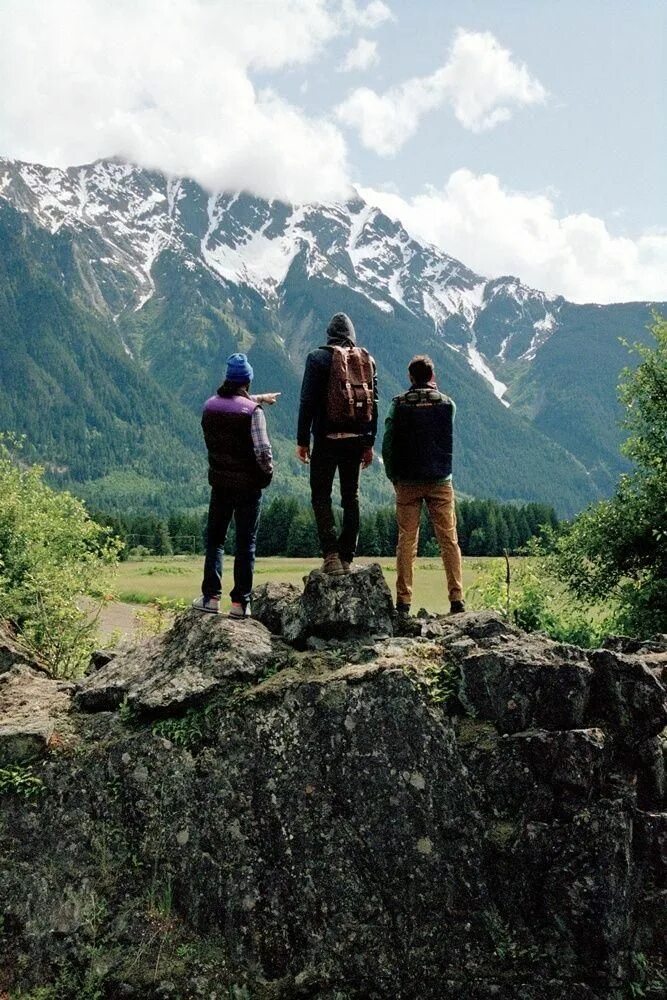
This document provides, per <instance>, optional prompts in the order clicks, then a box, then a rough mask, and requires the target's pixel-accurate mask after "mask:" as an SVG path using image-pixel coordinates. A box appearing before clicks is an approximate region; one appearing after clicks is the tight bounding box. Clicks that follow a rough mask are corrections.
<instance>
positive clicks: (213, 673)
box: [74, 610, 278, 715]
mask: <svg viewBox="0 0 667 1000" xmlns="http://www.w3.org/2000/svg"><path fill="white" fill-rule="evenodd" d="M275 645H276V644H275V643H274V642H272V640H271V637H270V636H269V635H268V634H267V632H266V629H265V628H263V627H262V626H261V625H259V624H258V623H257V622H256V621H252V620H250V621H247V622H246V621H241V622H239V621H235V620H233V619H231V618H226V617H222V616H220V615H204V614H201V613H200V612H198V611H194V610H191V611H187V612H185V613H184V614H183V615H181V616H180V617H179V618H177V620H176V621H175V622H174V624H173V625H172V626H171V628H170V629H169V630H168V631H167V632H165V633H164V634H163V635H158V636H156V637H155V638H152V639H149V640H148V641H147V642H145V643H143V644H142V645H139V646H137V647H134V648H132V649H129V650H127V651H126V652H124V653H122V654H120V655H119V656H116V657H113V658H112V659H110V660H108V661H107V662H106V663H102V664H101V665H100V666H99V667H98V668H97V669H95V670H94V671H93V672H92V673H91V674H90V676H89V677H88V678H87V679H86V680H85V681H84V682H83V683H82V684H81V685H80V686H79V689H78V691H77V692H76V695H75V697H74V701H75V705H76V707H77V708H78V709H80V710H81V711H84V712H99V711H102V710H104V709H111V710H113V709H116V708H118V706H119V705H121V704H123V703H124V704H125V705H127V707H128V708H129V709H130V710H131V711H136V712H137V713H139V714H144V715H159V714H168V713H169V712H174V711H176V712H178V711H179V710H182V709H184V708H188V707H189V706H191V705H194V704H196V703H197V702H200V701H202V700H203V699H204V698H210V697H212V696H213V695H215V694H216V693H218V692H219V691H221V690H223V689H225V688H227V687H229V686H230V684H234V683H239V682H242V681H246V682H247V681H252V680H257V679H258V678H260V677H261V676H262V673H263V671H264V670H266V669H267V667H268V666H269V665H270V664H274V663H275V662H276V659H277V658H278V653H277V651H276V649H275Z"/></svg>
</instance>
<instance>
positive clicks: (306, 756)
mask: <svg viewBox="0 0 667 1000" xmlns="http://www.w3.org/2000/svg"><path fill="white" fill-rule="evenodd" d="M363 573H364V571H360V572H359V573H357V574H353V576H354V575H357V576H362V574H363ZM374 573H375V571H374ZM366 579H367V580H368V576H367V577H366ZM316 585H317V588H319V591H321V596H318V597H317V601H320V602H324V601H328V606H329V607H330V608H331V607H334V606H335V605H336V601H337V600H338V597H337V596H336V597H332V596H331V594H330V595H329V596H328V597H327V595H326V593H325V592H326V591H330V592H332V593H334V594H336V595H337V594H338V593H339V591H338V587H339V582H338V581H336V580H330V579H329V580H324V581H316ZM376 589H378V588H376ZM380 589H381V588H380ZM319 591H318V592H319ZM262 600H263V601H264V604H265V606H264V607H263V608H262V610H261V613H262V616H263V617H264V619H265V620H266V621H267V622H269V621H271V622H272V623H273V627H274V628H275V627H277V623H280V622H282V620H283V618H282V616H283V609H284V605H285V604H290V603H291V602H292V600H293V595H290V593H288V592H285V591H281V592H280V593H279V594H278V595H277V600H276V608H274V609H273V610H272V609H271V588H265V589H264V591H263V595H262ZM383 600H384V599H383ZM281 601H284V604H283V605H280V602H281ZM316 604H317V602H314V604H313V606H315V605H316ZM379 604H380V608H382V606H384V605H383V603H382V602H379ZM260 607H261V602H260ZM272 614H274V615H275V617H274V618H273V619H271V615H272ZM376 620H377V619H376ZM310 621H311V622H312V619H310ZM349 626H350V621H349V616H347V612H346V613H345V616H344V621H343V632H342V634H343V638H338V639H336V641H335V642H334V643H333V644H331V643H327V644H326V645H324V646H323V648H321V649H317V650H314V651H313V650H301V651H295V650H294V649H293V648H292V649H290V648H288V647H287V646H286V645H283V643H282V641H281V640H280V639H276V638H275V637H272V636H271V635H270V633H269V632H268V631H267V629H266V628H265V627H264V626H263V625H262V624H260V623H258V622H249V621H244V622H230V621H229V620H228V619H224V618H221V617H220V618H216V617H215V616H205V615H198V614H197V613H196V612H191V613H188V614H185V615H183V616H180V617H179V618H178V619H177V620H176V622H175V624H174V627H173V628H172V629H171V630H170V632H169V633H166V634H165V635H164V636H163V637H160V638H158V639H153V640H150V641H149V642H148V643H145V644H144V645H142V646H140V647H137V648H136V649H135V650H134V651H133V652H132V653H131V654H130V653H124V654H122V655H120V656H119V657H117V658H116V659H114V660H112V661H111V662H109V663H108V664H106V665H104V666H102V667H101V668H100V669H99V670H98V671H96V672H95V673H94V674H92V675H91V676H90V677H89V678H87V679H86V680H85V681H84V683H83V685H82V687H81V689H80V691H79V692H78V693H77V698H76V703H77V704H78V705H79V706H80V707H81V708H85V712H76V711H75V712H73V713H70V715H69V718H70V719H71V720H72V724H73V726H74V728H75V730H76V736H77V740H78V742H77V745H76V752H68V751H67V750H66V748H65V749H63V748H58V747H57V746H55V747H50V748H49V752H48V755H47V756H46V757H45V758H43V759H41V760H40V761H38V762H36V763H35V765H34V771H33V775H34V778H35V779H37V780H38V781H39V783H40V790H41V794H39V795H34V796H32V797H31V798H30V799H29V800H26V799H24V798H22V797H21V794H20V791H19V790H18V789H12V788H8V789H4V790H3V789H2V787H0V794H2V796H3V798H2V822H1V823H0V899H2V900H3V921H2V923H1V924H0V954H1V955H2V956H3V960H2V962H0V993H1V992H2V991H3V990H4V991H6V992H8V993H9V994H10V995H12V994H15V995H21V993H22V992H23V993H24V994H25V993H26V992H27V993H28V995H30V994H29V991H30V990H36V989H37V988H39V987H46V986H49V987H50V988H52V990H53V991H54V992H53V996H57V997H58V998H59V1000H69V998H70V997H71V998H72V1000H74V998H77V1000H79V998H80V997H84V996H100V997H105V998H116V997H119V998H120V997H128V998H135V1000H158V998H160V1000H167V998H171V1000H181V998H182V1000H186V998H187V1000H189V998H194V997H199V998H202V1000H204V998H209V1000H210V998H211V997H213V996H232V997H234V996H236V997H238V998H241V997H252V998H253V1000H255V998H257V1000H277V998H282V1000H292V998H297V997H311V998H316V1000H413V998H415V997H419V998H420V1000H625V998H626V997H627V995H628V993H629V990H630V984H631V983H634V984H639V986H640V988H642V989H643V988H644V987H643V985H642V984H650V983H651V982H655V983H659V982H660V976H661V975H663V971H664V970H663V969H662V963H663V961H664V931H665V921H666V918H665V915H664V909H663V907H664V903H665V899H666V896H667V888H666V884H667V883H666V882H665V864H666V858H665V849H666V844H667V837H666V835H665V834H666V831H667V814H665V813H664V812H662V811H661V810H660V809H659V808H657V807H655V808H653V807H651V808H648V806H647V801H648V797H647V796H648V792H647V791H646V789H647V788H648V785H647V784H646V783H647V780H648V779H647V778H646V774H647V773H649V772H650V773H651V774H652V773H653V772H652V770H651V769H652V768H654V766H655V760H656V756H655V755H656V753H657V749H658V747H657V740H656V736H655V735H652V736H647V737H646V740H645V741H644V743H642V744H637V745H636V746H635V747H634V749H633V750H632V753H630V752H628V751H627V747H628V744H627V742H625V739H624V735H623V732H624V731H623V730H622V728H620V729H619V725H618V722H617V717H621V718H624V717H625V716H624V713H626V712H628V713H632V712H637V705H638V704H642V703H643V702H642V697H643V696H641V695H640V694H639V693H638V691H637V690H635V688H634V687H633V684H634V683H636V684H637V685H639V687H641V686H642V685H643V683H644V674H642V673H641V672H639V673H638V672H637V671H635V672H634V673H633V674H631V675H628V676H625V675H624V678H625V679H624V685H623V686H620V687H619V688H618V689H617V690H616V694H617V696H618V697H619V698H623V699H627V701H628V703H629V705H628V706H621V708H620V709H619V713H618V716H616V715H614V716H613V717H612V716H611V714H609V715H608V716H607V717H603V716H600V715H598V714H597V713H596V711H594V709H596V705H597V703H596V701H595V699H594V698H591V697H589V695H590V689H591V674H592V668H591V666H590V665H589V662H588V660H587V658H586V656H585V655H584V654H583V653H581V651H577V650H575V649H573V648H572V647H563V646H558V645H557V644H555V643H550V642H549V641H548V640H545V639H543V638H540V637H538V636H531V637H529V636H525V635H523V634H522V633H520V632H518V631H517V630H515V629H510V628H508V627H507V626H506V625H505V624H504V623H503V622H502V621H501V620H500V619H499V618H498V617H497V616H493V615H490V614H485V615H477V614H471V615H467V614H466V615H460V616H456V617H453V618H430V619H424V620H422V621H421V622H420V623H419V624H417V625H416V627H415V629H414V630H413V632H414V634H412V635H409V636H389V637H385V638H382V637H380V635H379V634H378V631H376V634H375V635H374V636H371V635H369V634H362V633H358V634H357V633H356V632H355V631H354V630H353V631H352V632H349V631H346V630H347V629H348V628H349ZM356 627H357V626H356V624H355V625H354V628H356ZM373 631H375V628H373ZM612 655H633V656H634V655H635V654H615V653H613V654H612ZM636 655H639V654H636ZM633 678H634V681H633ZM654 679H655V678H654ZM657 683H659V682H657ZM120 698H123V699H126V703H127V704H130V705H133V706H135V707H136V708H137V711H138V714H137V713H134V714H133V713H127V712H126V711H121V712H113V711H109V709H110V708H112V707H113V706H114V705H118V704H119V700H120ZM559 698H560V700H561V701H563V702H565V704H564V705H563V704H559ZM509 699H512V700H515V701H516V702H517V705H519V706H520V707H519V708H516V707H513V706H508V704H507V702H508V700H509ZM650 704H653V702H652V701H651V702H650ZM520 725H521V726H523V728H517V727H518V726H520ZM644 731H646V730H644ZM654 783H655V782H654ZM638 955H640V956H641V960H639V959H638V957H637V956H638ZM638 963H639V964H638ZM640 966H641V968H640ZM640 976H641V977H642V978H641V979H640V978H638V977H640ZM645 993H646V995H647V997H648V996H650V995H651V994H650V991H649V989H648V987H647V988H646V990H645ZM45 995H46V994H45Z"/></svg>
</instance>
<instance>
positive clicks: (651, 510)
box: [549, 316, 667, 636]
mask: <svg viewBox="0 0 667 1000" xmlns="http://www.w3.org/2000/svg"><path fill="white" fill-rule="evenodd" d="M652 333H653V335H654V338H655V346H651V347H647V346H646V345H644V344H635V345H634V350H635V351H636V352H637V353H638V354H639V356H640V358H641V363H640V364H639V366H638V367H637V368H636V369H635V370H634V371H625V372H624V373H623V381H622V383H621V387H620V392H621V399H622V401H623V403H624V404H625V408H626V416H625V426H626V428H627V429H628V431H629V432H630V437H629V438H628V440H627V442H626V443H625V445H624V448H623V451H624V452H625V454H626V455H627V456H628V458H630V459H632V460H633V461H634V463H635V471H634V472H633V473H632V474H631V475H629V476H623V477H622V479H621V481H620V483H619V485H618V488H617V490H616V493H615V494H614V496H613V497H612V498H611V499H610V500H605V501H603V502H601V503H598V504H595V505H594V506H592V507H590V508H588V509H587V510H585V511H584V512H583V513H582V514H580V515H579V517H577V518H576V519H575V520H574V521H573V523H572V524H571V525H570V527H569V529H568V530H566V531H565V532H564V533H563V534H562V535H561V536H560V537H559V538H558V539H557V542H556V546H555V551H554V553H553V555H552V556H551V558H550V561H549V566H550V569H551V571H552V572H553V573H555V574H556V575H557V576H558V578H559V579H560V580H562V581H563V582H564V583H565V584H566V585H567V586H568V588H569V589H570V590H571V592H572V593H573V594H575V595H576V597H578V598H579V599H583V600H588V601H596V600H600V599H605V600H609V601H612V602H613V603H614V605H615V607H616V614H615V622H614V625H615V628H616V630H617V631H622V632H625V633H627V634H630V635H640V636H643V635H648V634H650V633H652V632H665V631H667V320H665V319H662V318H660V317H658V316H656V317H655V321H654V324H653V327H652Z"/></svg>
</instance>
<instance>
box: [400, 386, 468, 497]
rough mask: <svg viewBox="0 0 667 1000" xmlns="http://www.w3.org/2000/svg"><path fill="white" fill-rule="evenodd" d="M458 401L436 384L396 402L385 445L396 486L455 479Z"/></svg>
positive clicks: (421, 388)
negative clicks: (455, 424) (455, 436)
mask: <svg viewBox="0 0 667 1000" xmlns="http://www.w3.org/2000/svg"><path fill="white" fill-rule="evenodd" d="M455 412H456V406H455V404H454V401H453V400H451V399H450V398H449V396H445V395H444V393H441V392H439V391H438V389H437V387H436V386H435V384H433V383H430V384H428V385H415V386H412V388H411V389H409V390H408V391H407V392H405V393H403V395H401V396H395V397H394V399H393V400H392V404H391V407H390V409H389V413H388V414H387V419H386V420H385V432H384V439H383V442H382V460H383V462H384V467H385V472H386V474H387V476H388V477H389V479H391V480H392V482H394V483H405V484H414V485H418V484H421V483H444V482H447V481H448V480H449V479H451V475H452V451H453V438H454V414H455Z"/></svg>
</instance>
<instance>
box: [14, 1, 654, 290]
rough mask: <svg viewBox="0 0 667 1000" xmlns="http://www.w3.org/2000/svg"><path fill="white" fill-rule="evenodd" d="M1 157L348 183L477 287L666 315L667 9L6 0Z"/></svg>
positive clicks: (272, 191) (300, 190)
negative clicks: (638, 306)
mask: <svg viewBox="0 0 667 1000" xmlns="http://www.w3.org/2000/svg"><path fill="white" fill-rule="evenodd" d="M0 92H2V94H3V100H2V102H0V155H4V156H7V157H10V158H17V159H24V160H29V161H36V162H40V163H46V164H52V165H57V166H70V165H73V164H77V163H85V162H89V161H91V160H93V159H96V158H98V157H101V156H113V155H119V156H123V157H126V158H128V159H131V160H133V161H135V162H137V163H139V164H141V165H145V166H149V167H154V168H158V169H161V170H163V171H165V172H168V173H173V174H177V175H189V176H192V177H194V178H195V179H196V180H198V181H199V182H200V183H202V184H203V185H205V186H206V187H207V188H208V189H210V190H222V189H228V190H229V189H239V188H244V189H248V190H251V191H253V192H255V193H256V194H258V195H261V196H262V197H267V198H281V199H284V200H288V201H292V202H302V201H332V200H340V199H345V198H347V197H349V196H350V192H351V190H352V188H353V186H354V187H356V189H357V190H358V191H359V192H360V193H361V194H362V196H363V197H364V198H366V199H367V200H368V201H370V202H372V203H374V204H376V205H378V207H380V208H382V209H383V210H384V211H386V212H387V213H388V214H389V215H391V216H392V217H393V218H398V219H400V220H401V221H402V222H403V224H404V225H405V226H406V228H407V229H408V231H409V232H410V233H411V234H413V235H414V236H415V237H417V238H419V239H421V240H426V241H429V242H432V243H434V244H436V245H437V246H439V247H440V248H441V249H442V250H444V251H445V252H446V253H448V254H450V255H452V256H454V257H457V258H459V259H461V260H462V261H463V262H464V263H465V264H466V265H467V266H469V267H471V268H473V269H474V270H476V271H478V272H479V273H480V274H483V275H487V276H489V277H495V276H498V275H502V274H514V275H517V276H518V277H520V278H521V279H522V280H523V281H525V282H526V283H527V284H529V285H532V286H533V287H536V288H540V289H543V290H545V291H547V292H549V293H551V294H562V295H565V296H566V297H567V298H569V299H571V300H573V301H577V302H590V301H593V302H614V301H630V300H655V301H665V300H667V167H666V164H667V3H665V0H576V2H575V0H558V2H556V0H114V2H113V3H109V2H108V0H0Z"/></svg>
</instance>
